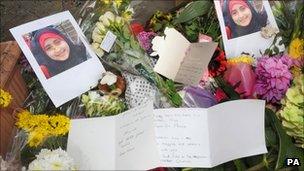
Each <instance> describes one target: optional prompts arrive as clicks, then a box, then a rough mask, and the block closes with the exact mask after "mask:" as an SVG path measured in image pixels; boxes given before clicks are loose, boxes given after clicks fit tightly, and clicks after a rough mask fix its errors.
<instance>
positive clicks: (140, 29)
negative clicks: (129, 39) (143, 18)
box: [131, 22, 144, 36]
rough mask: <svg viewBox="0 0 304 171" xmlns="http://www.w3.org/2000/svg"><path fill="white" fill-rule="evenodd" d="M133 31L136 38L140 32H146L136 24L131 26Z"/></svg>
mask: <svg viewBox="0 0 304 171" xmlns="http://www.w3.org/2000/svg"><path fill="white" fill-rule="evenodd" d="M131 31H132V33H133V35H134V36H137V35H138V34H139V33H140V32H142V31H144V27H143V26H142V25H141V24H140V23H138V22H134V23H132V24H131Z"/></svg>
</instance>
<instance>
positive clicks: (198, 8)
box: [173, 1, 212, 25]
mask: <svg viewBox="0 0 304 171" xmlns="http://www.w3.org/2000/svg"><path fill="white" fill-rule="evenodd" d="M211 6H212V3H211V2H210V1H194V2H191V3H190V4H188V5H187V6H186V7H185V9H184V10H183V11H182V12H181V13H180V14H179V16H178V17H177V18H176V19H175V20H174V21H173V23H174V24H175V25H176V24H180V23H184V22H187V21H190V20H192V19H193V18H195V17H198V16H201V15H204V14H206V13H207V12H208V11H209V9H210V8H211Z"/></svg>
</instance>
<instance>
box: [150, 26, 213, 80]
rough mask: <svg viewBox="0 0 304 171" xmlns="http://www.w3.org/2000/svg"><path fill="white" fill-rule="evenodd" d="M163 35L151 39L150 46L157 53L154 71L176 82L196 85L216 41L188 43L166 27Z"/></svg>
mask: <svg viewBox="0 0 304 171" xmlns="http://www.w3.org/2000/svg"><path fill="white" fill-rule="evenodd" d="M165 35H166V36H162V37H161V36H156V37H155V38H154V39H153V41H152V43H153V47H152V48H153V50H154V51H155V52H156V53H157V54H158V55H159V59H158V61H157V63H156V65H155V67H154V71H155V72H157V73H159V74H161V75H163V76H165V77H167V78H170V79H172V80H174V81H176V82H180V83H184V84H187V85H198V83H199V81H200V79H201V77H202V75H203V71H204V70H206V69H207V66H208V64H209V61H210V59H211V58H212V55H213V53H214V51H215V48H216V47H217V43H215V42H203V43H190V42H189V41H188V40H187V39H186V38H185V37H184V36H183V35H182V34H181V33H179V32H178V31H177V30H175V29H174V28H166V29H165ZM168 49H172V50H168Z"/></svg>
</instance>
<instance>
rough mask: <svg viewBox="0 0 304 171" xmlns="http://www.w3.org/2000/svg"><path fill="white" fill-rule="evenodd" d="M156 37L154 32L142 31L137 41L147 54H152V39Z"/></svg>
mask: <svg viewBox="0 0 304 171" xmlns="http://www.w3.org/2000/svg"><path fill="white" fill-rule="evenodd" d="M155 36H156V33H154V32H145V31H142V32H140V33H139V34H138V35H137V39H138V41H139V44H140V46H141V47H142V48H143V49H144V50H145V51H147V53H151V52H152V50H151V47H152V43H151V42H152V39H153V38H154V37H155Z"/></svg>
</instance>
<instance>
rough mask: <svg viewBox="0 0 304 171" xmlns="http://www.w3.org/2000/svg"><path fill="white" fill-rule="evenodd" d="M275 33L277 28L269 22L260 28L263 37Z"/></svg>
mask: <svg viewBox="0 0 304 171" xmlns="http://www.w3.org/2000/svg"><path fill="white" fill-rule="evenodd" d="M277 33H279V30H278V29H277V28H275V27H272V26H271V25H269V24H268V25H267V26H266V27H262V28H261V36H262V37H263V38H265V39H269V38H271V37H272V36H275V35H276V34H277Z"/></svg>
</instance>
